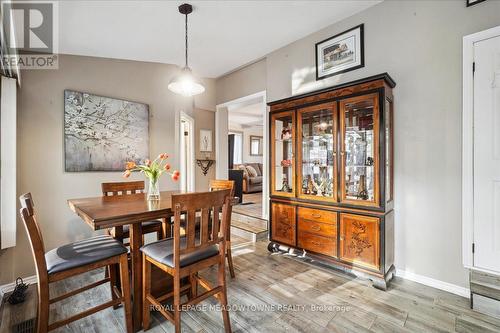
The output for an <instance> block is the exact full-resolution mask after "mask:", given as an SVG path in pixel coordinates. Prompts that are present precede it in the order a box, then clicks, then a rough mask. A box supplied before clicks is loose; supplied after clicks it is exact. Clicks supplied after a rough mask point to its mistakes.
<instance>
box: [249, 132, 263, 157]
mask: <svg viewBox="0 0 500 333" xmlns="http://www.w3.org/2000/svg"><path fill="white" fill-rule="evenodd" d="M262 140H263V137H262V136H257V135H250V156H262Z"/></svg>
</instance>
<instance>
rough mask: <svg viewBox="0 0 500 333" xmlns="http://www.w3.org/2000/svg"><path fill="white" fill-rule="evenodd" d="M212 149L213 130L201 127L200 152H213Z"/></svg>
mask: <svg viewBox="0 0 500 333" xmlns="http://www.w3.org/2000/svg"><path fill="white" fill-rule="evenodd" d="M211 151H212V130H210V129H201V130H200V152H211Z"/></svg>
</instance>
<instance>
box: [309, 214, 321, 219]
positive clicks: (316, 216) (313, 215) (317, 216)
mask: <svg viewBox="0 0 500 333" xmlns="http://www.w3.org/2000/svg"><path fill="white" fill-rule="evenodd" d="M311 216H312V217H315V218H317V219H319V218H320V217H321V214H317V213H312V214H311Z"/></svg>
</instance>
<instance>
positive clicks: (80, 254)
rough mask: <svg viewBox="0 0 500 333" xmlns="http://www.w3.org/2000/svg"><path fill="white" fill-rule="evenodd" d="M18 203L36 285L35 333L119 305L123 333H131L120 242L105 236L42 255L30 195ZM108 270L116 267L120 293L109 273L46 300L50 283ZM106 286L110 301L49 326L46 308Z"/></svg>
mask: <svg viewBox="0 0 500 333" xmlns="http://www.w3.org/2000/svg"><path fill="white" fill-rule="evenodd" d="M19 201H20V202H21V210H20V213H21V217H22V220H23V222H24V226H25V227H26V231H27V233H28V238H29V241H30V244H31V251H32V254H33V258H34V259H35V265H36V272H37V281H38V319H37V320H38V322H37V327H38V333H45V332H48V331H51V330H54V329H56V328H58V327H61V326H65V325H67V324H69V323H71V322H73V321H76V320H79V319H81V318H84V317H87V316H89V315H91V314H94V313H96V312H99V311H102V310H104V309H106V308H108V307H112V306H116V305H119V304H123V307H124V311H125V327H126V329H127V333H132V307H131V306H132V305H131V301H130V285H129V276H128V259H127V248H126V247H125V246H124V245H123V244H122V243H121V242H119V241H117V240H115V239H113V238H112V237H110V236H108V235H104V236H97V237H92V238H89V239H86V240H81V241H77V242H74V243H70V244H66V245H63V246H60V247H58V248H55V249H53V250H50V251H49V252H45V246H44V243H43V238H42V233H41V230H40V225H39V224H38V221H37V218H36V214H35V210H34V203H33V199H32V197H31V193H26V194H23V195H21V196H20V197H19ZM109 266H113V267H119V270H120V279H121V285H122V291H121V292H120V291H119V290H118V288H117V287H116V284H117V279H118V277H117V275H118V274H117V272H116V270H111V272H112V274H111V275H110V276H109V277H105V278H104V279H102V280H100V281H97V282H93V283H91V284H89V285H87V286H84V287H81V288H78V289H76V290H73V291H70V292H68V293H66V294H64V295H60V296H57V297H54V298H52V299H51V298H50V295H49V285H50V284H51V283H53V282H56V281H61V280H64V279H67V278H70V277H72V276H75V275H79V274H82V273H85V272H90V271H93V270H95V269H98V268H101V267H109ZM107 282H109V283H110V287H111V291H112V298H111V300H110V301H107V302H105V303H102V304H100V305H97V306H95V307H92V308H90V309H87V310H85V311H82V312H80V313H77V314H74V315H72V316H70V317H67V318H65V319H61V320H59V321H56V322H53V323H49V307H50V305H51V304H54V303H57V302H59V301H62V300H63V299H66V298H68V297H71V296H74V295H77V294H79V293H81V292H83V291H85V290H88V289H92V288H95V287H97V286H99V285H102V284H104V283H107Z"/></svg>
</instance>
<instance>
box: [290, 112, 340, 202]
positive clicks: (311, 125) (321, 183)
mask: <svg viewBox="0 0 500 333" xmlns="http://www.w3.org/2000/svg"><path fill="white" fill-rule="evenodd" d="M334 109H335V105H334V104H333V103H329V104H324V105H319V106H317V107H311V108H305V109H302V110H299V112H298V128H299V131H300V132H299V133H300V137H301V140H300V141H299V147H298V150H299V154H300V155H299V157H300V160H299V163H298V164H299V167H300V170H299V181H298V190H299V196H301V197H307V198H310V199H314V200H333V199H334V198H335V193H336V191H335V188H336V179H335V178H336V174H335V155H334V153H333V152H334V150H335V137H334V135H333V133H334V131H335V126H334V125H335V124H334V121H335V112H334Z"/></svg>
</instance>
